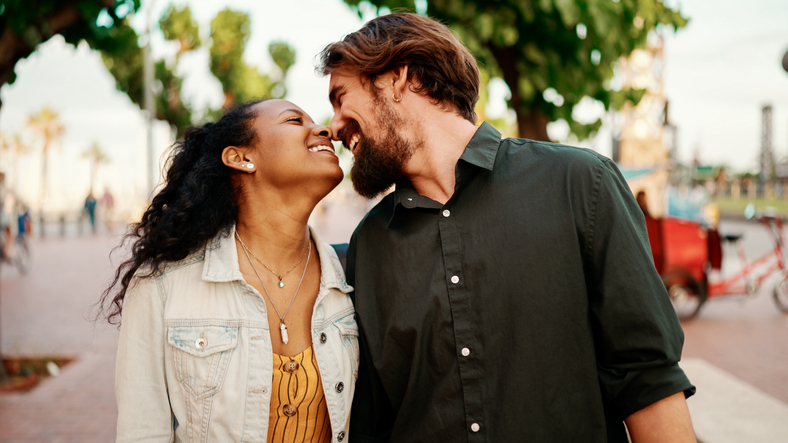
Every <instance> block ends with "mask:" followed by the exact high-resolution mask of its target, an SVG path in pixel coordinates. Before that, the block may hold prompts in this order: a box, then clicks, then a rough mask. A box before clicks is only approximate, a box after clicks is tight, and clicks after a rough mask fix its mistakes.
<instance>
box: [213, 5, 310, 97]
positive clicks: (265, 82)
mask: <svg viewBox="0 0 788 443" xmlns="http://www.w3.org/2000/svg"><path fill="white" fill-rule="evenodd" d="M250 25H251V22H250V20H249V15H248V14H246V13H243V12H238V11H233V10H231V9H225V10H222V11H220V12H219V13H218V14H216V17H215V18H214V19H213V20H212V21H211V42H212V43H211V62H210V66H211V73H212V74H213V75H214V77H216V78H217V79H219V82H220V83H221V84H222V89H223V90H224V106H223V107H224V108H228V107H229V106H232V104H233V103H234V102H235V101H247V100H250V99H253V98H260V97H270V98H282V97H284V96H285V94H286V93H287V90H286V89H285V85H284V80H285V77H286V75H287V71H288V69H290V67H291V66H292V65H293V63H295V51H294V50H293V49H292V48H291V47H290V46H289V45H288V44H287V43H285V42H282V41H274V42H271V44H270V45H269V46H268V52H269V54H270V55H271V58H272V59H273V61H274V64H276V66H277V68H278V69H279V73H278V75H276V74H266V73H261V72H260V71H259V70H258V69H257V68H256V67H254V66H251V65H249V64H247V63H246V62H245V61H244V59H243V53H244V51H245V50H246V42H247V41H248V40H249V34H250Z"/></svg>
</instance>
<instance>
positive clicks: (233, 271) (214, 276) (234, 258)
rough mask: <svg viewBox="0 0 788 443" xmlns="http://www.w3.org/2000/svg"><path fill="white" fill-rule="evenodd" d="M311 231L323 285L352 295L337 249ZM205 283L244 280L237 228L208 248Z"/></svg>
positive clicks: (221, 234)
mask: <svg viewBox="0 0 788 443" xmlns="http://www.w3.org/2000/svg"><path fill="white" fill-rule="evenodd" d="M309 232H310V234H311V235H312V239H313V240H314V241H315V247H316V249H317V251H316V252H317V254H318V256H319V257H320V272H321V276H320V284H321V286H324V287H326V288H336V289H338V290H339V291H341V292H344V293H349V292H351V291H353V287H352V286H350V285H348V284H347V282H346V281H345V277H344V275H345V273H344V272H343V271H342V265H341V264H340V262H339V258H338V257H337V255H336V252H335V251H334V250H333V248H331V247H329V246H328V245H326V244H325V243H323V242H322V241H321V240H320V236H319V235H317V232H315V230H314V229H313V228H312V227H311V226H310V227H309ZM202 280H203V281H206V282H214V283H218V282H231V281H243V280H244V278H243V274H241V269H240V267H239V266H238V249H237V247H236V242H235V225H233V226H232V228H230V230H229V231H228V232H227V233H220V234H219V235H217V236H216V237H215V238H214V239H213V240H211V241H210V242H208V245H207V246H206V247H205V264H204V265H203V272H202Z"/></svg>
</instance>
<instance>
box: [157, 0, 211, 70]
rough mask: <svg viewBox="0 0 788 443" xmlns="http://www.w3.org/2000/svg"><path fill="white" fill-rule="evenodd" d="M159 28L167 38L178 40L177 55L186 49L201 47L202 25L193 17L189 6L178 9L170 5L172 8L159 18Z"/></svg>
mask: <svg viewBox="0 0 788 443" xmlns="http://www.w3.org/2000/svg"><path fill="white" fill-rule="evenodd" d="M159 28H160V29H161V32H162V33H163V34H164V38H165V39H167V40H174V41H177V42H178V44H179V48H178V54H177V57H180V56H181V54H183V53H184V52H186V51H191V50H192V49H197V48H199V47H200V44H201V42H200V26H199V25H198V24H197V22H195V21H194V20H193V19H192V12H191V10H190V9H189V7H188V6H184V7H183V9H178V8H176V7H175V6H173V5H170V8H169V9H168V10H167V12H166V13H165V14H164V16H163V17H162V18H161V20H159Z"/></svg>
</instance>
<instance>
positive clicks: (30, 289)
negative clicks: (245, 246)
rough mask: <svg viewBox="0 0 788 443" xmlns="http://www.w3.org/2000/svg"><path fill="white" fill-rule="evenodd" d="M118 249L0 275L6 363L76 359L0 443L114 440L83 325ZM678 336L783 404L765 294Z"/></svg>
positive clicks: (782, 362) (105, 379) (102, 357)
mask: <svg viewBox="0 0 788 443" xmlns="http://www.w3.org/2000/svg"><path fill="white" fill-rule="evenodd" d="M366 209H367V208H366V207H365V205H364V204H363V203H353V204H352V205H351V206H343V205H341V204H339V203H338V202H336V201H333V202H329V204H328V205H327V206H326V211H324V212H316V213H315V215H314V216H313V219H312V221H311V223H312V225H313V226H315V228H316V229H317V230H318V232H319V233H320V234H321V236H322V238H323V240H324V241H327V242H329V243H337V242H345V241H347V240H348V239H349V237H350V234H351V233H352V231H353V228H354V227H355V226H356V224H357V223H358V221H359V220H360V218H361V216H362V214H363V213H364V211H365V210H366ZM72 234H73V233H72ZM118 240H119V238H118V237H117V236H111V235H108V234H99V235H96V236H89V235H84V236H79V237H76V238H60V237H54V236H53V237H48V238H45V239H34V240H33V241H32V248H33V254H34V257H33V268H32V270H31V272H30V274H28V275H26V276H21V275H19V274H17V272H16V270H14V269H9V268H8V267H5V266H4V267H3V268H2V270H1V272H2V273H1V274H0V328H2V331H0V332H1V339H2V343H0V345H1V346H2V348H1V349H2V353H3V355H5V356H23V355H66V356H75V357H76V358H77V359H76V361H75V362H73V363H71V364H70V365H68V366H66V367H64V368H63V370H62V372H61V374H60V375H59V376H57V377H52V378H49V379H47V380H45V381H44V382H43V383H41V384H40V385H39V386H37V387H36V388H35V389H33V390H32V391H30V392H27V393H17V394H2V395H0V443H5V442H25V443H27V442H30V443H33V442H85V443H92V442H111V441H113V440H114V435H115V421H116V416H117V410H116V407H115V398H114V359H115V347H116V342H117V330H116V329H115V328H114V327H108V326H105V325H103V324H97V325H94V324H92V323H91V322H90V321H89V320H88V317H89V314H90V307H91V305H93V304H94V303H95V302H96V301H97V300H98V297H99V294H100V293H101V290H102V288H103V286H104V285H105V284H106V282H107V279H108V278H109V276H110V273H111V272H112V264H111V263H110V261H109V260H108V254H109V252H110V250H111V249H112V248H113V246H115V244H116V243H117V241H118ZM116 263H117V260H116ZM764 290H765V289H764ZM683 326H684V330H685V335H686V340H685V351H684V357H685V358H700V359H703V360H705V361H707V362H709V363H711V364H712V365H714V366H716V367H718V368H720V369H722V370H724V371H727V372H728V373H730V374H732V375H734V376H735V377H737V378H739V379H741V380H743V381H745V382H747V383H749V384H751V385H753V386H755V387H757V388H758V389H760V390H762V391H764V392H766V393H767V394H769V395H771V396H774V397H775V398H777V399H779V400H780V401H782V402H784V403H788V371H786V370H785V368H786V367H788V340H786V338H788V316H785V315H783V314H780V313H779V312H778V311H777V310H776V309H775V307H774V306H773V303H772V301H771V298H770V294H769V293H767V292H764V293H762V294H760V295H759V296H758V297H756V298H754V299H753V300H749V301H747V302H746V303H743V304H740V303H737V302H736V301H731V300H715V301H712V302H710V303H709V304H708V305H707V306H705V307H704V309H703V311H702V312H701V315H700V317H699V318H698V319H696V320H694V321H691V322H686V323H684V325H683ZM699 395H700V394H699ZM705 443H713V442H705Z"/></svg>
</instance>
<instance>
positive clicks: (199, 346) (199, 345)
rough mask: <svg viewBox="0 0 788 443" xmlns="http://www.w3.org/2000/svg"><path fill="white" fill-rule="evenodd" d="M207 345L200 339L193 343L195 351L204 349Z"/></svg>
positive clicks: (206, 342)
mask: <svg viewBox="0 0 788 443" xmlns="http://www.w3.org/2000/svg"><path fill="white" fill-rule="evenodd" d="M207 344H208V341H206V340H205V339H204V338H202V337H200V338H198V339H197V341H195V342H194V347H195V348H197V349H205V346H206V345H207Z"/></svg>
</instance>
